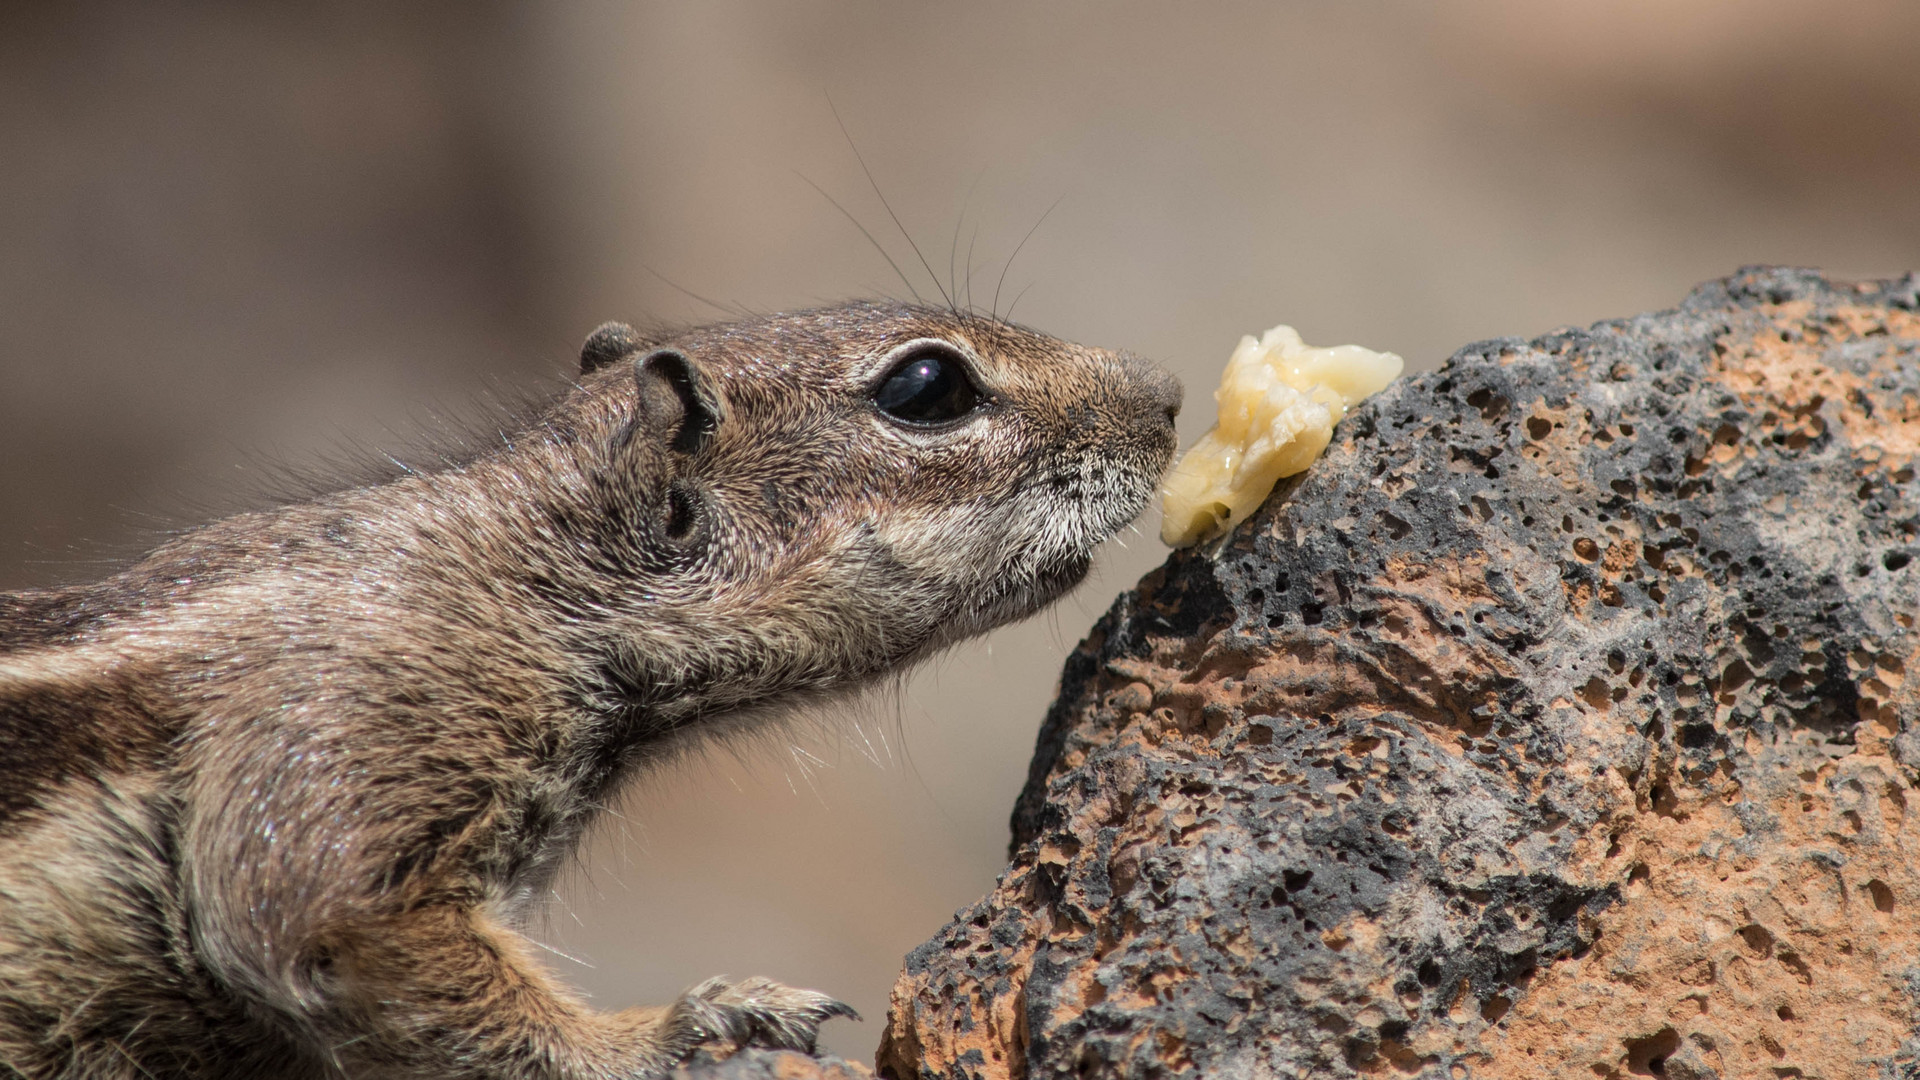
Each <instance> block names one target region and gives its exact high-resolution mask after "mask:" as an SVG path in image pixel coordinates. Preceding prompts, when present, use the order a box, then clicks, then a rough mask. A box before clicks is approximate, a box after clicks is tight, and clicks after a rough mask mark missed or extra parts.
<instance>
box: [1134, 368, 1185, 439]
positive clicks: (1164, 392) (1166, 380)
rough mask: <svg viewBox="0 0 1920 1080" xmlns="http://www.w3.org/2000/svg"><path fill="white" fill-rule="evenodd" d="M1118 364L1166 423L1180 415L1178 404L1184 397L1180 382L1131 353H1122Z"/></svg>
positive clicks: (1167, 372) (1163, 369) (1170, 374)
mask: <svg viewBox="0 0 1920 1080" xmlns="http://www.w3.org/2000/svg"><path fill="white" fill-rule="evenodd" d="M1120 364H1121V367H1122V368H1123V369H1124V370H1125V371H1126V373H1127V377H1128V378H1129V379H1130V380H1131V381H1132V382H1133V384H1134V385H1135V386H1136V387H1137V388H1138V389H1139V392H1140V395H1141V396H1142V397H1143V398H1145V399H1146V401H1147V402H1148V404H1150V405H1151V406H1152V407H1153V408H1154V409H1155V410H1156V411H1158V412H1163V413H1165V414H1166V417H1167V423H1169V424H1171V423H1173V418H1174V417H1176V416H1179V415H1180V402H1181V400H1182V399H1183V398H1184V397H1185V396H1186V391H1185V390H1184V389H1183V388H1182V387H1181V386H1180V380H1179V379H1176V378H1174V377H1173V374H1172V373H1171V372H1169V371H1167V370H1166V369H1165V368H1162V367H1161V366H1160V365H1158V364H1155V363H1152V362H1150V361H1147V360H1144V359H1142V358H1140V357H1138V356H1135V355H1133V354H1132V353H1122V354H1121V356H1120Z"/></svg>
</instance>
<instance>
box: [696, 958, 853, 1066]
mask: <svg viewBox="0 0 1920 1080" xmlns="http://www.w3.org/2000/svg"><path fill="white" fill-rule="evenodd" d="M836 1016H844V1017H847V1018H848V1019H850V1020H858V1019H860V1014H859V1013H857V1012H854V1011H853V1007H852V1006H850V1005H847V1004H846V1003H844V1002H840V1001H835V1000H834V999H833V998H830V997H828V996H827V995H825V994H819V993H815V992H814V991H812V990H795V989H794V988H793V987H791V986H783V985H781V984H780V983H777V982H774V981H773V980H771V979H761V978H752V979H743V980H741V981H740V982H736V983H730V982H727V981H726V980H725V979H708V980H707V981H706V982H703V983H701V984H700V985H698V986H696V987H694V988H693V989H691V990H689V991H687V992H686V993H684V994H682V995H680V999H679V1000H678V1001H675V1002H674V1003H673V1004H672V1005H669V1006H668V1007H667V1008H666V1010H665V1013H664V1015H662V1016H661V1017H660V1021H659V1023H660V1027H659V1038H660V1041H661V1044H662V1046H663V1047H664V1048H665V1049H666V1050H667V1052H668V1053H669V1054H671V1055H673V1056H675V1057H679V1058H684V1057H686V1056H687V1055H688V1054H691V1053H693V1052H694V1051H695V1050H696V1049H699V1048H702V1047H709V1048H713V1049H725V1050H739V1049H743V1048H745V1047H749V1046H757V1047H765V1048H766V1049H769V1050H799V1051H801V1052H803V1053H808V1054H811V1053H813V1051H814V1043H815V1042H816V1041H817V1040H818V1038H819V1036H820V1025H821V1024H823V1023H825V1022H826V1021H828V1020H830V1019H832V1018H833V1017H836Z"/></svg>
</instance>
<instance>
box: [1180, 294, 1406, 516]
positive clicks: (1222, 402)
mask: <svg viewBox="0 0 1920 1080" xmlns="http://www.w3.org/2000/svg"><path fill="white" fill-rule="evenodd" d="M1401 366H1402V361H1401V359H1400V358H1399V357H1398V356H1395V355H1394V354H1392V353H1382V352H1374V351H1373V350H1371V349H1363V348H1361V347H1360V346H1358V345H1335V346H1333V347H1331V348H1324V349H1322V348H1315V347H1313V346H1311V345H1308V344H1307V343H1306V342H1304V341H1301V340H1300V335H1299V334H1298V333H1297V332H1295V330H1294V329H1293V327H1291V326H1276V327H1274V328H1273V329H1271V330H1269V331H1267V332H1266V333H1265V334H1264V335H1262V336H1261V337H1260V339H1259V340H1258V341H1256V340H1254V338H1253V336H1252V335H1251V334H1249V335H1248V336H1246V337H1243V338H1241V339H1240V347H1239V348H1237V349H1235V350H1233V357H1232V358H1231V359H1229V360H1228V361H1227V370H1226V372H1225V373H1223V374H1222V375H1221V376H1220V389H1218V390H1215V391H1214V392H1213V400H1214V401H1215V402H1216V403H1218V405H1219V407H1220V421H1219V423H1217V424H1215V425H1214V427H1213V430H1212V431H1209V432H1207V433H1206V434H1205V435H1202V436H1200V441H1199V442H1197V443H1195V444H1193V448H1192V449H1190V450H1188V451H1187V452H1186V453H1185V454H1184V455H1182V456H1181V458H1180V460H1179V461H1178V462H1176V463H1175V464H1174V466H1173V471H1172V472H1170V473H1168V474H1167V478H1166V481H1165V482H1164V483H1162V484H1161V485H1160V505H1161V508H1162V510H1163V511H1164V512H1165V515H1166V516H1165V519H1164V520H1163V521H1162V522H1161V524H1160V539H1161V540H1163V541H1165V542H1166V544H1167V545H1168V546H1169V547H1176V548H1181V547H1190V546H1192V545H1194V544H1198V543H1200V542H1201V541H1203V540H1211V539H1212V538H1214V537H1216V536H1219V535H1220V534H1221V533H1224V532H1226V531H1227V529H1228V528H1230V527H1232V525H1233V524H1234V523H1235V522H1238V521H1244V520H1246V518H1247V515H1249V514H1251V513H1253V512H1254V511H1255V510H1257V509H1259V508H1260V504H1261V503H1263V502H1265V501H1266V499H1267V495H1268V494H1269V493H1270V492H1272V491H1273V485H1274V484H1276V483H1278V482H1279V481H1280V479H1281V478H1282V477H1285V476H1292V475H1293V474H1294V473H1297V472H1300V471H1302V470H1304V469H1305V468H1306V467H1307V466H1309V465H1311V464H1313V459H1314V458H1317V457H1319V456H1320V452H1321V451H1322V450H1325V449H1326V448H1327V443H1328V442H1329V441H1331V440H1332V438H1333V425H1335V424H1337V423H1339V422H1340V420H1341V418H1342V417H1344V416H1346V415H1347V410H1348V409H1350V408H1352V407H1353V406H1354V405H1356V404H1358V403H1359V402H1360V400H1361V399H1362V398H1365V397H1367V396H1368V395H1370V394H1374V393H1378V392H1379V391H1380V390H1381V389H1383V388H1384V387H1385V386H1386V385H1387V384H1388V383H1390V382H1392V381H1393V380H1394V379H1395V378H1397V377H1399V375H1400V368H1401Z"/></svg>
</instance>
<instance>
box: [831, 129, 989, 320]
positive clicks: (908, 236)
mask: <svg viewBox="0 0 1920 1080" xmlns="http://www.w3.org/2000/svg"><path fill="white" fill-rule="evenodd" d="M827 109H828V110H829V111H830V112H832V113H833V122H834V123H836V124H839V125H840V134H841V135H843V136H845V137H846V140H847V149H849V150H851V151H853V159H854V160H855V161H858V162H859V163H860V171H861V172H863V173H866V174H867V183H868V184H870V185H872V186H873V193H874V194H875V195H877V196H879V198H880V205H881V206H882V207H885V208H886V211H887V216H888V217H890V218H892V219H893V227H894V228H896V229H899V230H900V236H901V237H902V238H903V239H905V240H906V242H907V246H908V247H910V248H912V249H913V255H914V258H916V259H919V260H920V268H921V269H922V270H925V271H926V272H927V277H929V278H931V279H932V280H933V287H934V288H936V289H940V275H939V274H936V273H934V272H933V267H932V266H930V265H928V264H927V257H926V256H925V255H922V254H921V253H920V245H919V244H916V243H914V242H913V234H912V233H910V232H908V231H907V227H906V226H905V225H902V224H900V215H898V214H896V213H894V212H893V204H892V203H889V202H888V201H887V196H886V193H885V192H882V191H881V190H880V184H879V182H878V181H876V180H875V179H874V178H873V170H872V169H869V168H867V159H866V157H865V156H864V155H862V154H861V153H860V148H859V147H858V146H855V145H854V143H853V133H852V132H850V131H848V130H847V122H846V121H845V120H842V119H840V110H839V109H838V108H835V107H834V104H833V99H832V98H828V99H827ZM908 288H912V286H908ZM940 298H941V299H942V300H945V301H946V302H947V310H948V311H951V312H953V313H954V314H955V315H958V314H960V309H958V308H956V307H954V306H953V297H951V296H949V295H947V290H945V289H940Z"/></svg>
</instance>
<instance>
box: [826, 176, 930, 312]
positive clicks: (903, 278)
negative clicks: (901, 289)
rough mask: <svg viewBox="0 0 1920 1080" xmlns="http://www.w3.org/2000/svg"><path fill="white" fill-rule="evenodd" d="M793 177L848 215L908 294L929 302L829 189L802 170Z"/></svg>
mask: <svg viewBox="0 0 1920 1080" xmlns="http://www.w3.org/2000/svg"><path fill="white" fill-rule="evenodd" d="M793 175H795V176H798V177H799V178H800V179H802V180H805V181H806V182H807V186H808V187H811V188H812V189H813V190H815V191H817V192H819V193H820V197H821V198H823V199H825V200H827V201H828V202H829V203H832V204H833V208H834V209H835V210H838V211H840V212H841V213H842V214H844V215H846V218H847V220H848V221H851V222H853V227H854V228H856V229H859V230H860V235H861V236H864V237H866V238H867V243H869V244H872V245H873V250H875V251H877V252H879V253H880V257H881V258H883V259H885V260H887V265H888V266H891V267H893V272H894V273H895V274H897V275H899V277H900V283H901V284H902V285H905V286H906V287H907V292H909V293H911V294H913V298H914V299H915V300H916V301H918V302H920V303H922V304H924V303H926V302H927V301H926V298H925V297H923V296H921V295H920V290H919V289H916V288H914V287H913V282H912V281H910V280H908V279H907V273H906V271H904V270H902V269H900V264H899V263H897V262H894V261H893V256H891V255H889V254H887V249H886V248H884V247H881V246H880V241H878V240H875V239H874V238H873V234H872V233H870V232H868V231H867V227H866V226H865V225H862V224H860V219H859V218H857V217H854V216H853V214H852V212H851V211H849V210H848V209H847V208H846V207H844V206H841V205H840V202H839V200H838V199H835V198H834V197H833V196H831V195H829V194H827V189H826V188H823V187H821V186H820V185H819V184H816V183H814V182H813V180H812V179H811V178H809V177H808V176H807V174H806V173H803V172H801V171H800V170H798V169H795V170H794V171H793Z"/></svg>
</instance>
